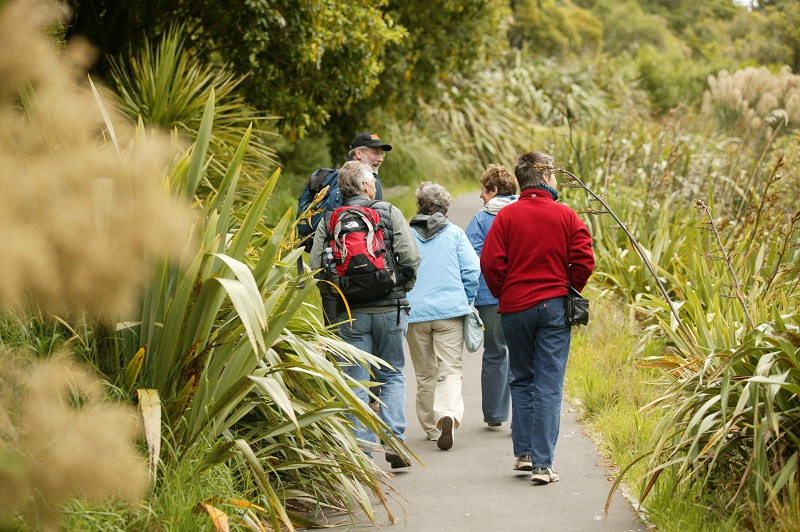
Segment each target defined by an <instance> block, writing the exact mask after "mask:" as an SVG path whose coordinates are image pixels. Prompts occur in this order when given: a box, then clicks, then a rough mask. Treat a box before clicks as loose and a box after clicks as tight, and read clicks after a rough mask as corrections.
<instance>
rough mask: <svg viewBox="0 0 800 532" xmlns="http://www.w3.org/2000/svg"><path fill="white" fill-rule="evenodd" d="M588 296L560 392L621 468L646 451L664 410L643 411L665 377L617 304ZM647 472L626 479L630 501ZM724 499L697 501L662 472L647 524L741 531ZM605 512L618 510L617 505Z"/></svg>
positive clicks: (641, 469)
mask: <svg viewBox="0 0 800 532" xmlns="http://www.w3.org/2000/svg"><path fill="white" fill-rule="evenodd" d="M589 298H590V299H591V300H592V308H591V319H590V324H589V326H588V327H581V328H578V329H576V330H575V331H574V334H573V337H572V348H571V355H570V360H569V365H568V367H567V379H566V385H565V388H566V389H565V393H566V396H567V397H568V398H569V399H570V400H571V401H572V402H573V403H575V404H576V405H578V406H579V408H580V411H581V414H580V416H581V421H582V422H583V423H584V424H585V426H586V429H587V431H588V432H589V434H590V436H591V437H592V439H593V440H594V441H595V444H596V445H597V447H598V449H599V450H600V453H601V454H602V455H603V456H604V457H605V458H606V459H608V460H609V461H610V462H612V463H613V464H614V465H615V466H616V467H617V470H618V468H619V467H625V466H626V465H628V464H630V463H631V462H632V461H633V460H635V459H636V458H637V457H639V456H641V455H642V454H644V453H646V452H647V451H648V450H649V449H650V448H651V442H652V438H653V435H654V434H655V429H656V427H657V425H658V423H659V421H660V420H661V417H662V413H661V412H660V411H659V410H656V409H652V408H643V407H645V405H647V404H648V403H649V402H650V401H652V400H653V399H655V398H656V397H658V395H659V394H660V393H661V392H662V391H663V390H664V388H663V385H662V384H660V382H659V381H660V379H661V377H662V375H661V373H660V372H659V371H658V370H657V369H654V368H650V367H644V366H642V365H641V364H640V360H641V358H640V357H641V356H642V355H641V354H637V344H638V341H639V338H638V337H637V334H636V331H635V326H634V325H633V324H632V317H631V316H629V315H628V313H627V311H626V310H625V309H624V306H623V305H622V303H620V302H619V301H615V300H613V299H612V298H611V297H610V296H609V295H608V294H598V293H596V292H593V291H591V290H589ZM657 348H658V347H657V346H653V347H650V348H646V349H645V352H647V351H649V350H650V349H657ZM644 473H645V465H644V461H642V462H640V463H637V464H635V465H634V466H633V467H631V469H630V470H629V471H628V472H627V474H626V482H625V483H626V485H627V486H629V487H630V492H631V494H632V495H633V496H634V497H638V496H639V493H640V492H641V485H640V479H641V478H642V477H643V475H644ZM610 487H611V486H610V485H609V488H610ZM722 499H723V498H722V497H721V496H720V497H719V499H717V498H708V497H706V498H704V499H700V498H698V497H697V496H696V494H695V493H694V492H693V491H691V488H688V487H684V486H680V487H679V488H678V489H673V484H672V482H671V475H670V472H669V471H667V472H665V474H663V475H662V476H661V478H660V479H659V481H658V483H657V484H656V486H655V488H654V491H653V492H652V493H651V494H650V496H649V497H648V498H647V501H646V503H647V504H646V505H645V506H646V510H647V512H648V514H649V520H650V521H651V522H652V523H653V524H655V525H656V526H657V527H658V528H659V529H660V530H667V531H673V530H674V531H679V530H693V531H702V532H716V531H719V532H722V531H723V530H724V531H729V530H736V529H738V528H740V526H739V522H740V521H741V516H740V514H739V512H737V511H736V510H735V509H733V510H732V509H727V510H725V509H724V502H723V500H722ZM609 511H610V512H614V511H615V507H614V505H612V506H611V508H610V509H609Z"/></svg>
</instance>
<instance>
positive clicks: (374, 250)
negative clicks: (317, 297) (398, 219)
mask: <svg viewBox="0 0 800 532" xmlns="http://www.w3.org/2000/svg"><path fill="white" fill-rule="evenodd" d="M378 203H382V202H373V203H371V204H370V206H364V207H359V206H343V207H339V208H337V209H335V210H334V211H333V213H332V214H331V216H330V219H329V221H328V227H327V229H328V242H327V246H328V249H326V255H327V257H326V261H328V262H329V263H330V264H326V266H327V267H326V271H327V272H328V274H329V277H331V279H330V280H331V281H332V282H334V283H336V284H337V286H339V289H340V290H341V291H342V293H343V294H344V296H345V298H347V299H348V300H352V301H365V300H369V299H376V298H380V297H381V296H384V295H386V294H388V293H389V292H391V291H392V290H393V289H394V287H395V286H396V285H397V283H398V280H399V279H400V275H399V271H398V267H397V261H396V259H395V257H394V250H393V247H392V230H391V220H383V219H382V215H381V211H383V212H384V214H383V216H387V217H388V216H390V214H389V213H390V212H391V211H389V210H388V209H379V208H372V207H373V206H374V207H377V205H376V204H378ZM383 205H388V204H385V203H384V204H383Z"/></svg>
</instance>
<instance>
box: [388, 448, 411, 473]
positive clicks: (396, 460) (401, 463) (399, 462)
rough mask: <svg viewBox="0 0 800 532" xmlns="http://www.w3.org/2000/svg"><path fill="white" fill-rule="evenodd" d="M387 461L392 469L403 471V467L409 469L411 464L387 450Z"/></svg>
mask: <svg viewBox="0 0 800 532" xmlns="http://www.w3.org/2000/svg"><path fill="white" fill-rule="evenodd" d="M386 461H387V462H389V465H390V466H392V469H401V468H403V467H409V466H410V465H411V462H409V461H408V460H406V459H405V458H403V457H402V456H400V455H399V454H397V453H396V452H394V451H390V450H388V449H387V450H386Z"/></svg>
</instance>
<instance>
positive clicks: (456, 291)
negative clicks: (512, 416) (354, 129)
mask: <svg viewBox="0 0 800 532" xmlns="http://www.w3.org/2000/svg"><path fill="white" fill-rule="evenodd" d="M450 201H451V197H450V194H449V193H448V192H447V190H445V188H444V187H442V186H441V185H437V184H435V183H429V182H423V183H422V184H420V186H419V188H417V215H416V216H414V217H413V218H412V219H411V222H410V225H411V230H412V232H413V233H414V236H415V237H416V238H417V247H418V248H419V252H420V257H421V262H420V265H419V269H418V270H417V283H416V285H415V286H414V289H413V290H411V291H410V292H409V293H408V302H409V303H410V304H411V313H410V314H409V316H408V332H407V333H406V340H408V347H409V350H410V351H411V362H412V363H413V364H414V372H415V373H416V378H417V403H416V410H417V418H418V419H419V422H420V425H422V428H423V430H425V432H426V433H427V435H428V439H429V440H436V442H437V445H438V446H439V448H440V449H442V450H447V449H450V448H451V447H452V446H453V440H454V432H455V429H456V428H457V427H458V425H459V424H460V423H461V417H462V416H463V415H464V401H463V399H462V396H461V381H462V376H463V373H464V366H463V363H462V359H461V353H462V351H463V349H464V316H466V315H467V314H469V313H470V312H472V301H473V299H475V294H476V292H477V291H478V278H479V277H480V262H479V259H478V255H477V254H476V253H475V250H474V249H472V245H471V244H470V243H469V240H468V239H467V236H466V234H465V233H464V231H463V230H462V229H461V228H460V227H458V226H456V225H453V224H451V223H450V222H449V221H447V218H445V216H447V211H448V210H449V209H450Z"/></svg>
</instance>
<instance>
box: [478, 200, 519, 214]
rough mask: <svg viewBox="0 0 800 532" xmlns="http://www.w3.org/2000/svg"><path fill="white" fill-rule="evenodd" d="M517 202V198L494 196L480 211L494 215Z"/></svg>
mask: <svg viewBox="0 0 800 532" xmlns="http://www.w3.org/2000/svg"><path fill="white" fill-rule="evenodd" d="M515 201H517V196H495V197H493V198H492V199H490V200H489V201H487V202H486V205H484V206H483V208H482V209H481V210H482V211H486V212H488V213H489V214H492V215H496V214H497V213H498V212H500V209H502V208H503V207H505V206H506V205H509V204H511V203H514V202H515Z"/></svg>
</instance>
